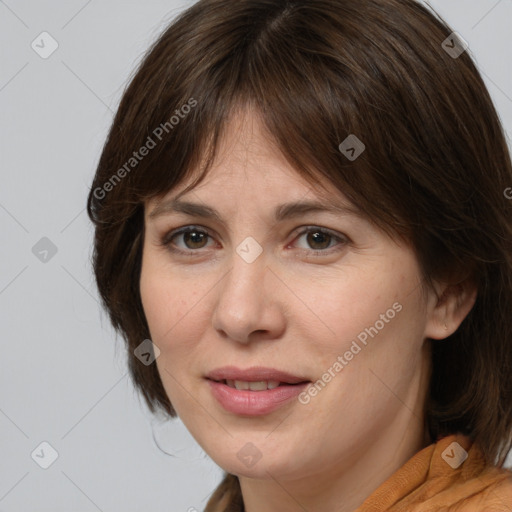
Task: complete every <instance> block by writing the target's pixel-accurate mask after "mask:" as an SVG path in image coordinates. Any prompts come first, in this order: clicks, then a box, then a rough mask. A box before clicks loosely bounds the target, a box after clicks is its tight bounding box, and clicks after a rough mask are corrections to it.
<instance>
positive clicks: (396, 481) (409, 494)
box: [355, 434, 512, 512]
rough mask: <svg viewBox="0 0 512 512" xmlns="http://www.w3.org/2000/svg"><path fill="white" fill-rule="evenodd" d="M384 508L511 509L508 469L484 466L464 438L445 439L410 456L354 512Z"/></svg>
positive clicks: (417, 511) (421, 511) (420, 511)
mask: <svg viewBox="0 0 512 512" xmlns="http://www.w3.org/2000/svg"><path fill="white" fill-rule="evenodd" d="M454 443H457V444H458V445H457V444H454ZM466 456H467V458H466ZM464 459H465V460H464ZM388 511H389V512H512V471H510V470H507V469H499V468H496V467H492V466H488V465H485V463H484V459H483V456H482V454H481V452H480V451H479V449H478V447H477V446H476V445H474V444H472V443H471V441H470V439H469V438H468V437H466V436H463V435H461V434H457V435H451V436H448V437H444V438H443V439H440V440H439V441H437V442H436V443H433V444H431V445H430V446H427V447H426V448H424V449H423V450H421V451H419V452H418V453H417V454H416V455H414V456H413V457H412V458H411V459H409V461H408V462H406V463H405V464H404V465H403V466H402V467H401V468H400V469H399V470H398V471H396V472H395V473H394V474H393V475H392V476H391V477H390V478H388V480H386V481H385V482H384V483H383V484H382V485H380V486H379V487H378V488H377V489H376V490H375V491H374V492H373V493H372V494H371V495H370V496H369V497H368V498H367V499H366V500H365V501H364V503H363V504H362V505H361V506H360V507H359V508H357V510H356V511H355V512H388Z"/></svg>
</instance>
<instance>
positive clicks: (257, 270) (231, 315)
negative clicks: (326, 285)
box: [212, 252, 286, 344]
mask: <svg viewBox="0 0 512 512" xmlns="http://www.w3.org/2000/svg"><path fill="white" fill-rule="evenodd" d="M263 256H264V255H263V254H262V255H260V256H259V257H258V258H257V259H256V260H255V261H253V262H252V263H248V262H246V261H245V260H244V259H243V258H241V257H240V256H239V255H238V254H237V253H236V252H234V254H233V258H232V266H231V270H230V271H229V272H228V273H227V274H226V275H225V276H224V278H223V279H222V280H221V282H220V283H219V286H218V287H216V289H217V294H218V295H217V297H216V302H215V308H214V312H213V315H212V323H213V328H214V329H215V330H216V331H217V332H218V333H219V334H220V335H221V336H222V337H224V338H226V339H230V340H233V341H236V342H238V343H243V344H248V343H249V342H251V341H254V340H256V339H260V340H261V339H266V340H268V339H274V338H279V337H280V336H281V335H282V334H283V332H284V330H285V328H286V318H285V314H284V308H283V307H282V305H283V302H282V300H281V299H282V298H283V297H282V296H281V294H282V293H283V291H282V287H283V285H282V283H281V282H280V280H279V279H278V278H277V277H276V275H275V273H274V272H273V271H272V270H271V269H270V268H269V267H268V266H267V263H266V261H265V258H264V257H263Z"/></svg>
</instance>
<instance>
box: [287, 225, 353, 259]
mask: <svg viewBox="0 0 512 512" xmlns="http://www.w3.org/2000/svg"><path fill="white" fill-rule="evenodd" d="M303 237H305V241H306V244H307V246H308V247H303V249H304V250H306V251H309V252H313V253H315V254H320V253H330V252H332V251H330V250H329V251H328V250H327V249H331V248H333V247H336V246H341V248H343V247H344V246H345V245H346V244H347V243H348V238H347V237H346V236H345V235H341V233H335V232H333V231H331V230H329V229H326V228H319V227H316V226H310V227H308V228H307V229H305V230H304V231H302V232H301V233H299V236H298V237H297V238H296V240H300V239H301V238H303ZM333 242H338V243H337V244H336V243H334V245H333ZM339 249H340V248H338V250H339Z"/></svg>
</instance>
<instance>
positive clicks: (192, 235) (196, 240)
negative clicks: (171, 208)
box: [161, 226, 211, 255]
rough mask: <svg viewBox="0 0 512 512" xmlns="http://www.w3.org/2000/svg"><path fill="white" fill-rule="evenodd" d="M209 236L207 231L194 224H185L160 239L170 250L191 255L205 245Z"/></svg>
mask: <svg viewBox="0 0 512 512" xmlns="http://www.w3.org/2000/svg"><path fill="white" fill-rule="evenodd" d="M209 238H211V237H210V235H209V233H208V232H207V231H204V230H202V229H199V228H197V227H195V226H187V227H185V228H183V229H180V230H179V231H172V232H171V233H168V234H167V235H166V236H164V238H163V239H162V241H161V244H162V245H164V246H166V247H167V248H168V249H169V250H170V251H171V252H176V253H183V254H189V255H193V253H194V252H197V253H199V252H200V249H204V248H206V247H207V244H208V239H209Z"/></svg>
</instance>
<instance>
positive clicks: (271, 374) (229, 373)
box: [206, 366, 309, 384]
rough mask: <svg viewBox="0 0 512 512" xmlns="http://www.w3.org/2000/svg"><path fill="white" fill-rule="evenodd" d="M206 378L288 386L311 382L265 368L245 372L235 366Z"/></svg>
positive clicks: (255, 368) (258, 367)
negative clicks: (278, 383) (274, 383)
mask: <svg viewBox="0 0 512 512" xmlns="http://www.w3.org/2000/svg"><path fill="white" fill-rule="evenodd" d="M206 378H207V379H211V380H216V381H222V380H240V381H244V382H258V381H269V380H276V381H279V382H283V383H286V384H298V383H299V382H308V381H309V379H306V378H304V377H300V376H297V375H292V374H291V373H288V372H285V371H282V370H276V369H275V368H266V367H263V366H253V367H251V368H246V369H245V370H244V369H241V368H237V367H235V366H224V367H222V368H216V369H215V370H212V371H211V372H209V373H208V374H207V375H206Z"/></svg>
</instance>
